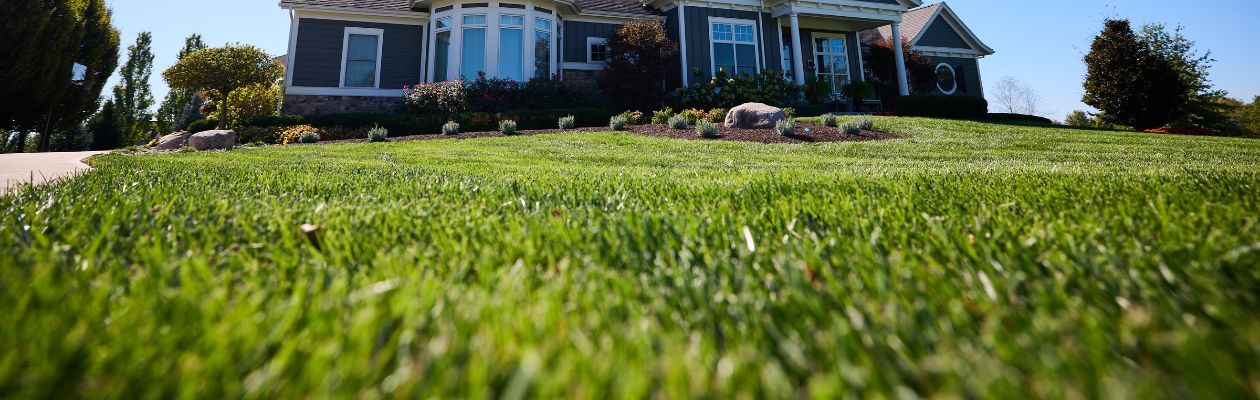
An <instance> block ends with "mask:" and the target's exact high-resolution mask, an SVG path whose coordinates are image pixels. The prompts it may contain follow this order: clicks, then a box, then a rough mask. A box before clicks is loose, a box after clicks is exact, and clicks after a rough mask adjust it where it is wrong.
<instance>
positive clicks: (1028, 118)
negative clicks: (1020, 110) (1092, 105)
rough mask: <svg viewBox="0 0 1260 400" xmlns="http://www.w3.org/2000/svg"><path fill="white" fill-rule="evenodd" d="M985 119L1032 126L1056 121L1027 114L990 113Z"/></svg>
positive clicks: (1052, 123)
mask: <svg viewBox="0 0 1260 400" xmlns="http://www.w3.org/2000/svg"><path fill="white" fill-rule="evenodd" d="M1081 114H1084V112H1081ZM1071 116H1072V114H1069V117H1071ZM985 119H988V120H990V121H997V122H1026V123H1032V124H1042V125H1054V121H1051V120H1050V119H1049V118H1046V117H1041V116H1036V115H1025V114H1010V113H989V115H988V116H987V117H986V118H985Z"/></svg>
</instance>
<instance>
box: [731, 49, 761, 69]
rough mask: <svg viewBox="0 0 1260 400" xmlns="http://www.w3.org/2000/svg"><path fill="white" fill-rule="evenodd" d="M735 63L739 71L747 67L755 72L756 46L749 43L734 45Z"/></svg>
mask: <svg viewBox="0 0 1260 400" xmlns="http://www.w3.org/2000/svg"><path fill="white" fill-rule="evenodd" d="M735 64H736V65H738V66H739V69H740V71H743V70H744V68H745V67H747V68H753V69H754V71H753V73H756V71H755V69H756V68H757V47H756V46H753V45H751V44H740V45H735Z"/></svg>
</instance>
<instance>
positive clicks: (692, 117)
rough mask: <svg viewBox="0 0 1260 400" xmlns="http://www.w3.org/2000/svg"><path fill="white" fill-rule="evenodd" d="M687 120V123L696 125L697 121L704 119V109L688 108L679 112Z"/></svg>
mask: <svg viewBox="0 0 1260 400" xmlns="http://www.w3.org/2000/svg"><path fill="white" fill-rule="evenodd" d="M678 115H681V116H682V117H683V118H684V119H686V120H687V125H695V124H696V122H697V121H701V120H704V111H702V110H700V109H696V108H688V109H686V110H682V111H681V112H679V113H678Z"/></svg>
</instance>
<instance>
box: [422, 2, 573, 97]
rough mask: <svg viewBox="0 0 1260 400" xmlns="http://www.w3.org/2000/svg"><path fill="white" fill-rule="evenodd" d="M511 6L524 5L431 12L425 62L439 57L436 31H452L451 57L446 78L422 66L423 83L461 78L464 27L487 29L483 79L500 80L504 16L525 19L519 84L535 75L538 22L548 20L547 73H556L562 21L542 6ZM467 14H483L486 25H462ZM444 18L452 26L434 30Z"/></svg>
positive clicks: (495, 4) (527, 3)
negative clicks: (543, 9) (535, 41)
mask: <svg viewBox="0 0 1260 400" xmlns="http://www.w3.org/2000/svg"><path fill="white" fill-rule="evenodd" d="M443 4H445V3H443ZM514 4H524V5H525V8H508V7H501V6H499V4H498V3H495V2H490V4H489V6H488V7H477V8H460V7H455V8H452V9H449V10H443V11H441V12H437V13H433V15H431V16H430V21H434V22H433V23H432V24H430V25H431V26H432V27H433V29H429V32H428V33H427V34H428V36H429V43H431V45H430V46H428V47H427V48H426V49H425V52H426V53H427V54H428V58H427V60H428V61H426V63H432V62H435V61H436V60H437V58H438V57H437V54H436V48H437V46H436V43H437V42H436V40H437V34H438V33H439V32H445V31H448V30H449V31H450V32H451V39H450V40H451V44H450V46H451V48H450V51H451V55H450V57H449V58H448V60H447V61H448V64H447V74H448V76H446V77H439V76H434V74H433V70H434V69H436V68H435V67H436V66H433V65H425V68H426V71H428V73H427V78H428V79H426V82H442V81H446V80H450V79H456V78H458V77H459V76H460V75H461V73H462V72H463V71H462V70H463V61H464V54H463V49H464V47H463V46H464V34H463V33H464V29H465V28H471V27H477V28H485V29H486V48H485V52H486V54H485V63H486V64H485V66H484V72H486V76H487V77H489V78H496V77H497V78H502V76H500V75H499V62H500V60H499V45H500V43H499V39H500V33H501V29H502V28H504V27H508V25H504V24H502V23H501V22H502V21H501V17H502V16H505V15H511V16H520V17H524V25H523V26H519V28H520V29H521V30H522V31H523V32H522V33H523V36H524V37H523V39H524V40H523V43H522V46H523V48H522V49H521V51H522V58H523V59H524V60H523V61H524V64H523V65H522V66H521V72H522V75H523V76H524V77H525V80H524V81H521V82H525V81H528V80H529V79H532V78H533V77H534V72H535V71H534V58H535V57H534V40H535V38H536V33H537V32H541V31H542V30H541V29H539V28H538V27H537V23H536V22H535V21H536V20H537V19H545V20H548V21H549V22H550V24H551V29H550V30H548V31H546V32H548V33H549V34H550V35H551V48H550V54H549V55H548V59H549V61H550V63H549V65H550V67H551V70H550V71H549V76H550V75H556V74H559V71H560V64H559V63H558V60H557V59H558V54H559V53H560V47H561V46H562V43H561V32H560V29H561V26H562V25H563V20H562V19H560V17H559V16H558V15H555V14H554V12H552V13H548V12H543V11H540V10H542V8H541V7H539V6H533V5H529V2H523V3H514ZM469 15H483V16H485V18H486V23H485V24H484V25H482V24H477V25H468V26H466V25H465V24H464V17H465V16H469ZM446 17H449V18H451V25H450V26H449V27H447V28H442V29H436V27H437V24H436V21H437V20H438V19H441V18H446ZM510 27H511V28H512V29H516V28H517V27H518V26H517V25H511V26H510ZM468 79H476V77H475V76H473V77H468Z"/></svg>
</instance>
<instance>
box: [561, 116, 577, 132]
mask: <svg viewBox="0 0 1260 400" xmlns="http://www.w3.org/2000/svg"><path fill="white" fill-rule="evenodd" d="M558 125H560V129H573V127H574V126H577V122H576V121H575V119H574V118H573V116H572V115H566V116H563V117H560V121H559V124H558Z"/></svg>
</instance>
